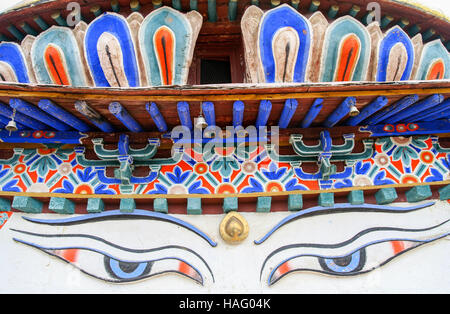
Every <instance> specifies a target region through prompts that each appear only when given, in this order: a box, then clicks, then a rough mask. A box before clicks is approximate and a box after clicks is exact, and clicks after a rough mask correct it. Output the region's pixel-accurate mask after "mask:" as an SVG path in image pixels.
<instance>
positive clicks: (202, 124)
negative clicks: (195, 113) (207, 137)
mask: <svg viewBox="0 0 450 314" xmlns="http://www.w3.org/2000/svg"><path fill="white" fill-rule="evenodd" d="M207 126H208V123H206V120H205V118H204V117H203V116H199V117H198V118H196V119H195V127H196V128H198V129H204V128H206V127H207Z"/></svg>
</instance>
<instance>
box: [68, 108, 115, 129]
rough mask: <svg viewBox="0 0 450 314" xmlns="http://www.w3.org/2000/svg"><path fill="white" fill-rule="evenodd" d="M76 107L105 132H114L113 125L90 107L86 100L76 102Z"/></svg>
mask: <svg viewBox="0 0 450 314" xmlns="http://www.w3.org/2000/svg"><path fill="white" fill-rule="evenodd" d="M75 109H76V110H77V111H78V112H79V113H81V114H82V115H83V116H85V117H86V119H88V120H89V121H90V122H92V124H94V125H95V126H96V127H98V128H99V129H100V130H102V131H103V132H106V133H112V132H114V128H113V126H112V125H111V124H110V123H109V122H108V121H106V120H105V119H104V118H103V117H102V116H100V115H99V114H98V113H97V112H96V111H94V110H93V109H92V108H90V107H89V106H88V105H87V104H86V102H84V101H77V102H75Z"/></svg>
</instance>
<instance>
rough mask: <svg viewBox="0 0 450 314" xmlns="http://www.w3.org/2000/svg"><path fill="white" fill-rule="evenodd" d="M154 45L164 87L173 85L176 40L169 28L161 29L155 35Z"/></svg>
mask: <svg viewBox="0 0 450 314" xmlns="http://www.w3.org/2000/svg"><path fill="white" fill-rule="evenodd" d="M153 40H154V44H155V50H156V55H157V57H158V64H159V69H160V73H161V78H162V81H163V84H164V85H172V84H173V66H174V64H173V63H174V61H173V60H174V50H175V38H174V35H173V33H172V32H171V31H170V29H169V28H167V27H164V26H163V27H160V28H159V29H158V30H157V31H156V32H155V35H154V39H153Z"/></svg>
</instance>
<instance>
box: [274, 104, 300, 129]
mask: <svg viewBox="0 0 450 314" xmlns="http://www.w3.org/2000/svg"><path fill="white" fill-rule="evenodd" d="M297 106H298V101H297V100H296V99H286V101H285V103H284V109H283V112H282V113H281V117H280V121H279V122H278V126H279V127H280V128H281V129H285V128H287V127H288V126H289V123H290V122H291V119H292V117H293V116H294V114H295V111H296V110H297Z"/></svg>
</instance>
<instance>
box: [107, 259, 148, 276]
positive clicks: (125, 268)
mask: <svg viewBox="0 0 450 314" xmlns="http://www.w3.org/2000/svg"><path fill="white" fill-rule="evenodd" d="M104 262H105V268H106V270H107V272H108V273H109V274H110V275H111V276H112V277H114V278H116V279H121V280H137V279H139V278H142V277H144V276H146V275H147V274H148V273H150V271H151V268H152V265H153V263H152V262H142V263H135V262H123V261H118V260H115V259H112V258H110V257H107V256H105V260H104Z"/></svg>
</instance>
